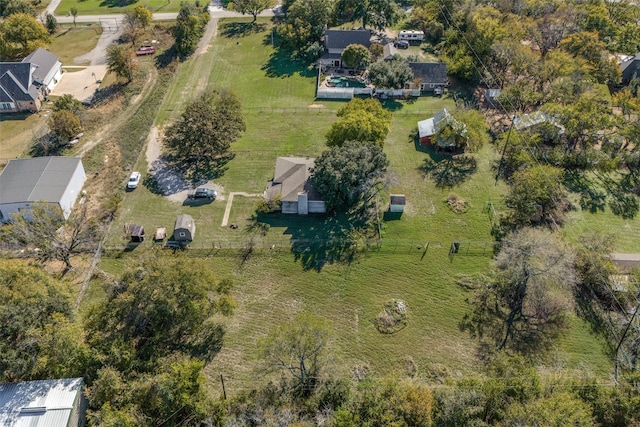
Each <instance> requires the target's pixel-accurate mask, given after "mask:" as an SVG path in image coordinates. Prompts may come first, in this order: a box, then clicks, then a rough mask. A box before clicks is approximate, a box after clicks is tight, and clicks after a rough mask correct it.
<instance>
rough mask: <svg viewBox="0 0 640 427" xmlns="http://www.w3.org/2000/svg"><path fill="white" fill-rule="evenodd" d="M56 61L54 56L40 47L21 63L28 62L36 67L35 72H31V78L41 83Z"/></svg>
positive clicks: (56, 58)
mask: <svg viewBox="0 0 640 427" xmlns="http://www.w3.org/2000/svg"><path fill="white" fill-rule="evenodd" d="M58 61H59V59H58V57H57V56H56V55H54V54H53V53H51V52H49V51H48V50H46V49H43V48H41V47H39V48H37V49H36V50H34V51H33V52H31V53H30V54H29V56H27V57H26V58H24V59H23V60H22V62H30V63H32V64H35V65H37V68H36V70H35V71H34V72H33V78H34V79H35V80H36V81H38V82H42V81H43V80H44V79H45V77H47V74H49V72H50V71H51V69H52V68H53V67H54V66H55V65H56V64H57V63H58Z"/></svg>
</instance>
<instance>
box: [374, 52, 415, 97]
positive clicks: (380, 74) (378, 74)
mask: <svg viewBox="0 0 640 427" xmlns="http://www.w3.org/2000/svg"><path fill="white" fill-rule="evenodd" d="M369 79H370V80H371V82H372V83H373V84H374V85H375V87H379V88H384V89H404V88H405V86H406V85H408V84H409V83H411V82H412V81H413V71H411V67H409V64H408V63H407V61H405V60H404V58H402V57H401V56H400V55H394V57H393V58H392V59H391V60H390V61H380V62H376V63H375V64H372V65H371V67H369Z"/></svg>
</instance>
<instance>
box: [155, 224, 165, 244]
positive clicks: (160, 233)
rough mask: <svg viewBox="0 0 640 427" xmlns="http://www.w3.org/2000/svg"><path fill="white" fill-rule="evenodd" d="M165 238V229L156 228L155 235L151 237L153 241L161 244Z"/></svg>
mask: <svg viewBox="0 0 640 427" xmlns="http://www.w3.org/2000/svg"><path fill="white" fill-rule="evenodd" d="M166 238H167V227H157V228H156V233H155V234H154V235H153V240H155V241H156V242H161V241H163V240H164V239H166Z"/></svg>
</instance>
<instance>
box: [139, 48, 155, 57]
mask: <svg viewBox="0 0 640 427" xmlns="http://www.w3.org/2000/svg"><path fill="white" fill-rule="evenodd" d="M154 53H156V48H155V47H153V46H140V48H139V49H138V50H136V56H143V55H153V54H154Z"/></svg>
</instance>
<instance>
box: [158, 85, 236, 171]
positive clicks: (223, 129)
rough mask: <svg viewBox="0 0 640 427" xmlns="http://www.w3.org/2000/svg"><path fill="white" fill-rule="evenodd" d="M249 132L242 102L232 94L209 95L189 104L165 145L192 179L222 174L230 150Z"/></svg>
mask: <svg viewBox="0 0 640 427" xmlns="http://www.w3.org/2000/svg"><path fill="white" fill-rule="evenodd" d="M245 130H246V125H245V123H244V118H243V116H242V108H241V105H240V99H239V98H238V97H237V95H236V94H234V93H233V92H231V91H228V90H214V91H211V92H207V93H205V94H203V95H201V96H200V97H198V98H197V99H196V100H195V101H193V102H191V103H189V104H188V105H187V108H186V109H185V111H184V113H183V114H182V116H180V118H179V119H178V120H177V121H176V122H175V123H174V124H173V125H171V126H170V127H169V128H168V129H167V132H166V134H165V140H164V141H165V146H166V147H167V151H168V153H169V154H170V155H171V156H172V158H173V161H174V162H176V163H179V164H181V169H182V170H184V171H185V174H186V175H187V176H189V177H198V176H207V175H211V174H216V173H219V172H220V168H221V167H222V166H223V165H224V163H226V161H228V160H229V158H230V156H231V154H230V153H229V149H230V147H231V144H232V143H233V142H234V141H236V140H237V139H238V138H239V137H240V134H241V133H242V132H244V131H245Z"/></svg>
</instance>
